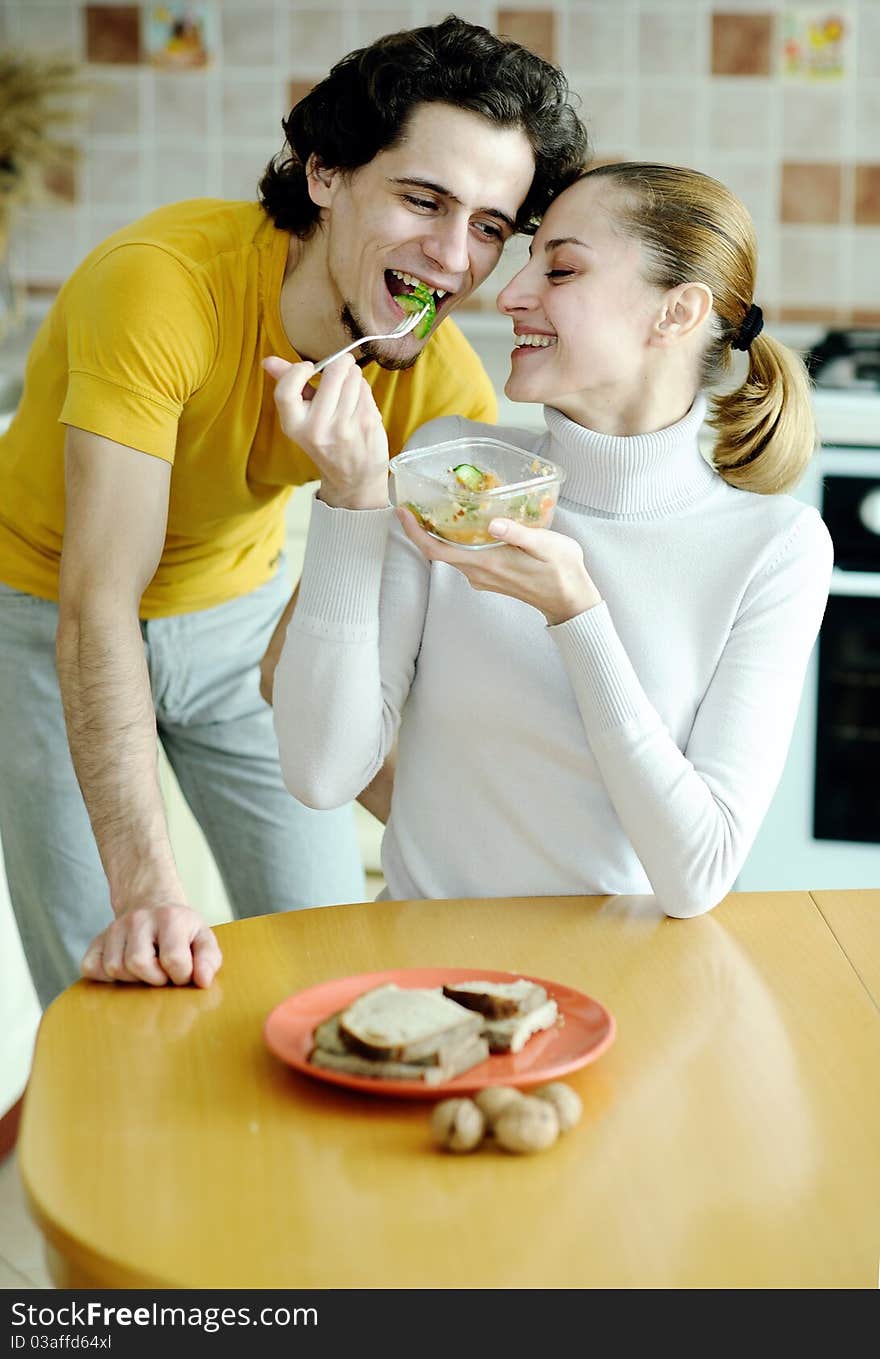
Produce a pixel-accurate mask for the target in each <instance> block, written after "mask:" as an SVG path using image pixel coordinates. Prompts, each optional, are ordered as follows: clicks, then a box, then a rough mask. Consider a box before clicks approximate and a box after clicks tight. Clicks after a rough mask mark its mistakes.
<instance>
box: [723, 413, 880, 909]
mask: <svg viewBox="0 0 880 1359" xmlns="http://www.w3.org/2000/svg"><path fill="white" fill-rule="evenodd" d="M814 400H815V408H816V415H817V420H818V425H819V433H820V437H821V440H822V446H821V449H820V451H819V453H818V455H817V457H816V458H815V460H814V462H813V464H812V466H811V468H810V469H809V471H808V473H807V475H806V477H805V478H804V480H803V482H802V483H801V486H800V487H799V488H798V490H797V492H796V494H797V495H798V498H799V499H802V500H806V501H807V502H808V503H809V504H812V505H815V506H816V507H817V509H818V510H819V511H820V513H821V514H822V517H823V519H824V520H825V522H826V524H827V525H828V529H829V532H830V533H831V537H832V540H833V542H834V554H835V566H834V572H833V575H832V580H831V594H830V598H829V601H828V608H827V610H826V613H825V618H824V620H823V623H822V628H821V631H820V634H819V642H818V644H817V646H816V648H815V650H814V652H813V656H812V658H811V661H810V666H809V669H808V672H807V677H806V682H805V685H804V694H803V698H802V701H801V706H800V710H799V713H798V718H797V723H796V725H795V730H794V735H793V737H792V743H791V750H790V752H789V757H788V761H787V763H786V767H785V770H784V772H783V776H782V780H781V782H780V785H779V788H778V790H777V793H776V796H775V798H774V800H773V803H772V804H771V807H770V810H769V812H768V815H767V818H766V820H765V822H764V824H763V826H762V828H761V831H760V833H759V835H758V838H757V840H756V842H755V844H754V846H753V848H752V852H751V854H750V855H749V857H748V860H747V861H746V864H745V866H744V867H743V870H742V872H741V874H740V876H739V878H738V880H737V883H736V886H737V889H738V890H740V891H750V890H758V889H761V888H771V889H773V888H775V889H783V888H810V887H812V888H833V887H839V888H850V887H878V886H880V390H877V389H873V390H872V389H870V388H865V389H862V390H852V391H843V390H840V391H839V390H832V389H823V388H822V387H817V388H816V390H815V395H814Z"/></svg>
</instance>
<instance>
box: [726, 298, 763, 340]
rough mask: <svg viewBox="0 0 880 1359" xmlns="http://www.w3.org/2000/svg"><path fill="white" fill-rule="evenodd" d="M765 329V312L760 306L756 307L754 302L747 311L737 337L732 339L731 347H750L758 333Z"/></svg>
mask: <svg viewBox="0 0 880 1359" xmlns="http://www.w3.org/2000/svg"><path fill="white" fill-rule="evenodd" d="M763 329H764V313H763V312H762V311H761V308H760V307H756V306H755V304H754V302H753V303H752V305H751V306H750V307H749V309H748V311H747V312H746V316H745V320H744V321H743V323H742V325H741V326H740V328H739V334H738V335H737V336H736V339H734V340H731V342H730V347H731V349H748V347H749V345H750V344H751V343H752V340H753V339H754V338H755V336H756V335H760V334H761V331H762V330H763Z"/></svg>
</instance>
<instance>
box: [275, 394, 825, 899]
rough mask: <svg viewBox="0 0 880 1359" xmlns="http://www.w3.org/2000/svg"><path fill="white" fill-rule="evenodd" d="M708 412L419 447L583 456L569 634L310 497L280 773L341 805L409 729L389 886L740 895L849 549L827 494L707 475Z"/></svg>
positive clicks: (280, 703) (324, 802)
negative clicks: (626, 426)
mask: <svg viewBox="0 0 880 1359" xmlns="http://www.w3.org/2000/svg"><path fill="white" fill-rule="evenodd" d="M705 410H706V403H705V399H704V398H703V397H702V396H700V397H698V398H697V401H696V402H695V404H694V406H693V407H692V409H691V410H690V412H689V413H688V414H687V415H686V416H685V418H684V419H683V420H681V421H679V422H678V423H677V424H675V425H672V426H670V427H669V428H667V429H663V430H660V431H658V432H657V433H654V434H644V435H637V436H634V437H627V438H618V437H613V436H610V435H604V434H597V433H594V432H593V431H591V430H588V429H585V428H583V427H582V426H580V425H577V424H575V423H573V422H572V421H571V420H569V419H567V418H566V417H565V416H564V415H562V414H561V413H560V412H559V411H556V410H553V409H550V408H548V409H547V410H546V412H545V414H546V419H547V425H548V432H547V433H546V434H539V433H533V432H525V431H522V430H510V429H498V428H496V427H494V426H491V427H490V426H486V425H480V424H476V423H474V422H472V421H467V420H463V419H458V418H445V419H442V420H437V421H433V422H432V423H431V424H430V425H427V426H425V427H423V429H421V430H420V431H419V432H418V434H417V435H416V436H415V438H413V439H412V440H411V441H410V444H409V447H416V446H424V445H426V444H429V443H431V444H433V443H438V442H441V441H443V440H445V439H452V438H460V437H462V436H466V435H468V434H473V435H474V436H475V437H477V436H481V435H483V436H485V435H487V434H489V435H492V436H494V437H496V438H503V439H506V440H509V441H510V442H512V443H516V444H518V445H519V446H520V447H522V448H524V449H527V450H529V451H535V452H536V453H539V454H540V456H541V457H546V458H549V459H551V460H552V461H553V462H556V463H559V464H560V465H561V466H563V467H564V468H565V469H566V473H567V477H566V481H565V484H564V486H563V491H564V497H563V499H561V500H560V502H559V506H558V508H557V511H556V517H555V520H554V523H553V528H554V530H557V531H558V532H560V533H564V534H567V535H569V536H570V537H572V538H574V539H576V540H577V542H578V543H580V544H581V546H582V548H583V550H584V558H585V561H586V565H587V569H588V571H589V573H590V575H591V577H592V579H593V581H594V582H595V584H596V587H597V589H598V590H599V593H600V594H601V596H602V603H600V604H598V605H596V606H595V607H594V608H591V609H589V610H587V611H586V612H585V613H582V614H579V615H578V616H577V617H576V618H572V619H570V620H569V621H568V622H566V623H561V624H558V625H557V626H555V627H548V626H547V623H546V620H545V619H544V616H543V615H542V614H541V613H540V612H539V611H538V610H537V609H534V608H532V607H530V606H529V605H527V604H523V603H522V602H521V601H520V600H517V599H511V598H509V597H507V596H503V595H496V594H489V593H485V592H478V591H475V590H473V589H472V588H471V586H470V585H469V584H468V582H467V580H466V579H465V578H464V576H463V575H461V573H460V572H458V571H456V570H455V569H454V568H453V567H451V566H447V565H445V564H443V563H435V564H433V565H431V564H429V563H428V562H426V561H425V559H424V558H423V557H422V555H421V554H420V553H419V552H418V551H417V550H416V549H415V548H414V547H413V546H412V545H411V544H410V543H409V541H408V540H407V538H406V537H405V535H404V534H403V532H402V530H401V528H400V525H399V524H398V523H397V521H396V519H395V518H394V515H393V511H392V510H390V509H386V510H341V509H330V508H328V507H327V506H326V505H324V504H323V503H322V502H321V501H316V502H315V505H314V509H313V512H312V519H311V525H310V530H309V537H308V544H307V547H306V556H305V564H304V569H303V575H302V582H301V586H300V596H299V602H298V604H297V607H296V610H295V613H294V616H293V619H292V621H291V623H290V627H289V629H288V633H287V640H286V642H285V646H284V651H283V654H282V657H281V661H280V663H279V666H278V669H277V672H276V676H275V686H274V711H275V726H276V731H277V734H278V741H279V747H280V752H281V765H282V770H283V773H284V779H285V782H286V784H287V787H288V788H289V789H290V791H291V792H292V793H293V794H294V796H295V797H297V798H299V799H300V801H302V802H304V803H306V804H308V805H309V806H312V807H320V808H327V807H335V806H338V805H341V804H342V803H345V802H348V801H350V800H351V799H352V798H354V797H355V796H356V795H357V794H358V793H359V792H360V791H361V790H362V789H363V788H364V787H365V786H366V785H367V784H368V783H369V782H370V780H371V779H372V778H373V777H374V776H375V775H376V773H377V772H378V770H379V769H380V767H381V765H382V763H383V761H384V759H385V757H386V755H387V754H388V752H389V750H390V749H391V746H392V744H393V742H394V738H395V736H396V735H397V734H398V729H399V753H398V762H397V773H396V776H395V782H394V795H393V800H392V806H391V816H390V818H389V821H388V825H387V828H386V831H385V837H384V841H383V846H382V865H383V870H384V873H385V880H386V883H387V889H388V892H387V894H388V895H389V896H390V897H392V898H397V899H399V898H413V897H416V898H418V897H493V896H555V895H570V894H605V893H645V892H653V893H655V894H656V896H657V898H658V901H659V903H660V905H661V906H662V908H663V909H664V910H665V911H666V912H667V914H669V915H673V916H692V915H698V914H699V913H701V912H703V911H707V910H709V909H711V907H713V906H714V905H716V903H717V902H718V901H720V900H721V898H722V897H723V896H724V895H725V894H726V893H727V892H728V891H729V890H730V888H731V886H732V885H733V882H734V879H735V877H736V875H737V873H738V871H739V869H740V867H741V865H742V863H743V861H744V859H745V857H746V854H747V853H748V850H749V847H750V846H751V844H752V841H753V839H754V837H755V835H756V833H757V831H758V828H759V826H760V824H761V820H762V818H763V816H764V814H765V812H766V810H767V806H768V804H769V802H770V799H771V797H772V795H773V792H774V790H775V788H776V785H777V782H778V780H779V777H780V775H781V772H782V768H783V764H784V762H785V757H786V753H787V750H788V745H789V740H790V737H791V730H792V725H793V723H794V719H795V714H796V712H797V707H798V701H799V698H800V693H801V688H802V684H803V678H804V671H805V668H806V664H807V659H808V657H809V654H810V651H811V648H812V646H813V643H814V641H815V639H816V634H817V632H818V629H819V624H820V622H821V619H822V614H823V611H824V608H825V603H826V600H827V596H828V585H829V578H830V572H831V561H832V549H831V540H830V538H829V536H828V532H827V530H826V528H825V525H824V524H823V522H822V520H821V518H820V517H819V515H818V514H817V512H816V511H815V510H814V509H812V508H810V507H808V506H806V505H803V504H801V503H800V502H798V501H797V500H795V499H793V498H792V497H790V496H785V495H777V496H760V495H754V494H751V493H749V492H745V491H739V490H736V489H734V488H733V487H731V486H729V485H728V484H727V483H726V482H725V481H723V480H722V479H721V477H720V476H718V475H717V473H715V472H714V471H713V470H712V468H711V467H710V466H709V465H708V464H707V463H706V461H705V460H704V458H703V457H702V455H701V453H700V451H699V447H698V444H697V435H698V432H699V429H700V425H701V424H702V421H703V417H704V415H705ZM460 457H461V455H460V454H459V458H460ZM383 563H384V564H383Z"/></svg>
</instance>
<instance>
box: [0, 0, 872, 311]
mask: <svg viewBox="0 0 880 1359" xmlns="http://www.w3.org/2000/svg"><path fill="white" fill-rule="evenodd" d="M157 8H159V7H157V6H151V5H146V4H145V5H143V6H139V5H117V4H108V3H103V0H99V3H94V4H80V3H76V2H75V0H4V2H3V4H2V8H0V42H5V43H6V44H8V45H10V46H12V47H27V48H31V49H36V50H39V51H42V52H44V53H45V52H49V51H58V50H66V51H68V52H71V53H73V54H74V55H75V56H77V57H78V58H79V59H80V60H82V61H84V62H86V63H87V64H88V65H87V71H88V75H89V76H90V77H91V78H92V80H93V84H94V94H93V96H92V100H91V104H92V108H91V114H90V117H89V120H88V122H87V123H86V124H85V125H84V126H83V127H82V128H81V129H79V130H75V129H72V130H71V139H72V140H74V141H76V142H78V143H79V144H80V145H81V147H82V152H83V154H82V157H81V160H80V162H79V163H78V165H77V166H76V167H75V169H74V170H72V171H71V172H70V173H67V174H64V175H60V176H58V177H57V178H56V181H55V183H54V185H53V189H54V193H55V196H54V197H53V198H52V200H51V201H49V202H47V203H45V204H43V205H40V206H39V207H33V208H31V209H29V210H28V212H27V214H26V216H23V217H22V218H21V220H20V222H19V225H18V229H17V230H16V233H15V237H14V241H13V246H12V260H13V268H14V271H15V272H16V274H17V275H18V276H19V277H23V278H24V279H25V280H26V281H27V283H28V285H29V286H30V287H32V288H34V289H39V288H40V287H42V286H46V285H53V284H57V283H58V282H59V281H60V280H62V279H63V278H64V277H65V276H66V275H67V273H68V272H69V271H70V269H71V268H72V267H73V266H74V265H75V264H76V262H77V260H78V259H80V258H81V257H82V256H83V254H84V253H85V252H86V251H87V250H88V249H89V248H91V246H92V245H93V244H94V243H96V242H97V241H99V240H100V239H101V238H102V237H103V236H105V235H107V234H108V233H109V232H110V231H112V230H114V229H115V228H116V227H117V226H119V225H121V224H123V223H125V222H128V221H131V220H132V219H133V218H134V217H136V216H137V215H139V214H140V213H142V212H144V211H146V210H148V209H149V208H151V207H153V206H155V205H157V204H160V203H164V202H170V201H173V200H174V199H178V198H186V197H193V196H197V195H202V194H210V195H221V196H229V197H251V196H253V194H254V192H255V185H256V181H257V179H258V177H259V175H260V173H261V170H262V168H263V166H264V164H265V162H266V161H267V160H268V159H269V157H270V156H271V155H272V154H273V153H274V152H275V151H276V150H278V149H279V147H280V135H281V134H280V119H281V117H282V116H283V115H284V114H285V113H286V112H287V110H288V108H289V106H290V104H291V103H292V102H294V101H295V100H296V98H298V97H299V96H300V94H302V93H305V92H306V91H307V90H308V89H309V88H310V86H311V84H312V83H313V82H314V81H315V80H316V79H319V78H320V77H321V76H322V75H323V74H324V73H325V72H326V70H327V69H328V67H329V66H330V65H331V64H332V62H333V61H334V60H336V59H337V58H338V57H339V56H341V55H343V54H344V53H345V52H348V51H350V50H351V49H353V48H354V47H357V46H361V45H363V44H364V43H367V42H369V41H371V40H372V39H373V38H374V37H376V36H378V35H379V34H381V33H387V32H390V31H392V30H395V29H399V28H406V27H411V26H413V25H415V24H418V23H424V22H426V21H432V20H435V19H438V18H441V17H442V16H443V15H444V14H445V13H447V12H448V10H449V9H454V10H455V11H456V12H457V13H459V14H461V15H462V16H463V17H465V18H468V19H472V20H474V21H477V22H480V23H483V24H486V25H487V26H488V27H490V28H493V29H495V30H496V31H497V32H500V33H505V34H507V35H509V36H511V37H514V38H517V39H518V40H520V41H522V42H524V43H526V44H527V45H528V46H531V47H532V48H534V49H535V50H537V51H540V52H541V53H543V54H544V55H545V56H547V57H549V58H551V59H552V60H554V61H556V62H558V63H559V64H560V65H561V66H562V67H563V68H564V69H565V71H566V72H567V74H568V76H569V78H570V81H571V84H572V86H573V88H574V89H575V90H576V91H577V92H578V94H579V95H580V97H581V98H582V100H583V109H582V113H583V116H584V117H585V119H586V120H587V122H588V124H589V126H590V129H591V133H592V137H593V142H594V146H595V149H596V153H597V155H599V156H600V157H602V158H612V159H617V158H629V159H633V158H648V159H658V160H667V161H672V162H676V163H679V164H688V165H694V166H696V167H698V168H700V169H703V170H706V171H708V172H709V173H710V174H714V175H716V176H717V177H718V178H720V179H723V180H724V181H726V182H727V183H728V184H730V185H731V187H732V188H733V189H734V190H736V191H737V192H738V193H739V194H740V195H741V197H742V198H743V199H744V200H745V202H746V203H747V205H748V207H749V208H750V210H751V212H752V215H753V216H754V218H755V222H756V225H757V227H758V232H759V239H760V241H761V273H760V289H759V299H760V301H761V302H762V304H763V305H764V307H765V310H767V311H769V313H770V314H771V315H774V314H775V317H776V319H783V320H793V321H796V320H805V319H811V320H812V319H816V320H821V321H856V322H858V321H862V322H866V323H877V322H878V321H880V0H849V2H848V3H843V4H840V5H836V6H835V5H830V4H819V3H816V0H813V3H809V2H808V3H803V0H801V3H796V4H793V5H792V4H785V3H783V0H591V2H590V0H558V3H556V4H553V5H549V4H542V3H539V0H526V2H525V3H523V4H516V3H508V4H507V5H506V6H505V7H503V8H497V7H496V6H495V5H493V4H490V3H488V2H487V3H481V0H459V3H458V4H457V5H455V4H454V3H452V4H450V5H449V6H448V7H447V6H443V5H441V6H435V5H433V4H431V3H419V2H417V0H411V2H410V3H404V2H401V3H398V4H397V5H393V4H389V3H387V2H386V0H360V2H359V3H355V0H325V3H324V4H323V5H322V4H321V3H320V0H305V3H293V2H292V0H213V3H205V2H204V0H203V3H201V4H197V5H195V6H194V8H195V9H196V10H198V11H201V12H203V13H204V12H208V27H209V29H210V33H209V36H208V39H207V45H208V46H209V48H210V49H211V50H210V58H211V59H210V61H209V62H208V64H207V65H205V66H203V67H200V68H198V69H187V70H178V71H170V70H161V69H157V68H156V67H154V66H153V65H151V63H150V60H149V56H148V53H147V51H146V46H145V35H146V33H147V24H148V22H149V20H150V18H151V16H154V15H155V13H156V9H157ZM835 17H837V18H839V19H841V20H842V22H843V39H842V45H841V46H840V50H839V52H838V55H840V54H841V53H842V57H843V69H842V72H841V71H840V70H832V71H831V72H829V73H828V74H827V75H826V76H825V77H823V78H817V77H815V76H814V77H813V78H812V79H810V78H804V77H803V76H798V75H791V74H790V73H789V72H788V71H787V70H786V60H787V51H786V46H785V43H786V34H787V32H788V25H790V24H791V23H792V22H795V23H798V24H800V26H801V28H802V29H803V28H804V25H805V24H806V22H807V21H808V20H813V21H814V22H818V23H819V24H820V26H821V25H822V24H824V22H825V20H827V19H832V20H833V19H834V18H835ZM516 259H517V251H516V249H514V251H513V255H512V258H511V260H510V261H508V262H507V263H506V264H504V265H502V266H501V267H500V269H499V271H498V272H497V273H496V275H494V276H493V278H492V279H490V280H489V285H488V286H487V287H485V288H484V289H483V295H482V296H481V297H480V298H478V299H476V303H477V305H483V306H487V307H488V306H491V303H492V298H493V296H494V294H495V292H496V291H497V287H498V286H499V285H500V283H501V282H503V281H504V276H505V275H506V274H507V273H509V272H511V271H512V268H513V267H514V265H515V263H516Z"/></svg>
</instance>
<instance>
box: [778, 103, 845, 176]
mask: <svg viewBox="0 0 880 1359" xmlns="http://www.w3.org/2000/svg"><path fill="white" fill-rule="evenodd" d="M842 150H843V96H842V94H841V92H840V91H839V90H826V89H822V88H821V87H817V86H813V85H808V86H803V87H801V86H789V87H784V88H783V91H782V151H783V155H785V156H786V157H788V158H789V159H790V160H791V159H799V160H818V159H823V160H836V159H838V158H839V157H840V155H841V153H842Z"/></svg>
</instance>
